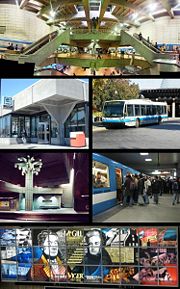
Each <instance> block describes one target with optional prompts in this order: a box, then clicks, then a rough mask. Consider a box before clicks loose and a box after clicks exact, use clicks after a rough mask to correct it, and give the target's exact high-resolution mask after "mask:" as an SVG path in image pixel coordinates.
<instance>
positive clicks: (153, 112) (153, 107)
mask: <svg viewBox="0 0 180 289" xmlns="http://www.w3.org/2000/svg"><path fill="white" fill-rule="evenodd" d="M152 114H153V115H156V106H155V105H153V106H152Z"/></svg>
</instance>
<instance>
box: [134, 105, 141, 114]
mask: <svg viewBox="0 0 180 289" xmlns="http://www.w3.org/2000/svg"><path fill="white" fill-rule="evenodd" d="M135 115H140V105H135Z"/></svg>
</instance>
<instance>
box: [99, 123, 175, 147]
mask: <svg viewBox="0 0 180 289" xmlns="http://www.w3.org/2000/svg"><path fill="white" fill-rule="evenodd" d="M93 148H94V149H96V148H98V149H99V148H103V149H105V148H109V149H111V148H114V149H143V148H144V149H170V148H171V149H180V118H178V119H174V120H168V121H167V122H163V123H162V124H160V125H150V126H144V127H140V128H135V127H129V128H120V129H109V130H107V129H106V128H104V127H102V126H100V125H99V126H94V127H93Z"/></svg>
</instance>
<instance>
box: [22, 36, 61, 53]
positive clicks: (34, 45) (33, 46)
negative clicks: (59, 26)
mask: <svg viewBox="0 0 180 289" xmlns="http://www.w3.org/2000/svg"><path fill="white" fill-rule="evenodd" d="M57 35H58V31H55V32H52V33H50V34H47V35H45V36H43V37H42V38H40V39H39V40H37V41H36V42H34V43H32V44H31V45H29V46H28V47H27V48H25V49H24V50H23V51H22V55H29V54H32V53H34V52H36V51H37V50H38V49H40V48H41V47H42V46H43V45H45V44H47V43H48V42H49V41H50V40H53V39H54V38H55V37H56V36H57Z"/></svg>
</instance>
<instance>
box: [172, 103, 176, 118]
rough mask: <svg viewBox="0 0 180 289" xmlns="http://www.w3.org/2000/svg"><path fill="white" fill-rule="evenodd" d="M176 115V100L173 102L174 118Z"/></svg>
mask: <svg viewBox="0 0 180 289" xmlns="http://www.w3.org/2000/svg"><path fill="white" fill-rule="evenodd" d="M175 116H176V104H175V101H173V103H172V117H173V118H174V117H175Z"/></svg>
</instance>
